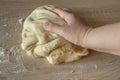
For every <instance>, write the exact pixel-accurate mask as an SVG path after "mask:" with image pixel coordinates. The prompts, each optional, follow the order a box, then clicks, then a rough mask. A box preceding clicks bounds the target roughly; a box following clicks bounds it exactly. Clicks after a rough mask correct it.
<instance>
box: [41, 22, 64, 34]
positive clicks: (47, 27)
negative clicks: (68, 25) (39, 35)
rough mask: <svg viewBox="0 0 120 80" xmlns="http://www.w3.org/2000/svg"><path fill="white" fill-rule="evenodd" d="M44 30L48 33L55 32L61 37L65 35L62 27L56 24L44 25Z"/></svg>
mask: <svg viewBox="0 0 120 80" xmlns="http://www.w3.org/2000/svg"><path fill="white" fill-rule="evenodd" d="M43 28H44V29H45V30H47V31H50V32H55V33H57V34H59V35H62V34H63V30H62V27H60V26H59V25H57V24H54V23H51V22H46V23H45V24H44V25H43Z"/></svg>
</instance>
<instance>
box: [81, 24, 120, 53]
mask: <svg viewBox="0 0 120 80" xmlns="http://www.w3.org/2000/svg"><path fill="white" fill-rule="evenodd" d="M83 46H84V47H86V48H89V49H94V50H97V51H101V52H108V53H111V54H115V55H120V23H116V24H110V25H105V26H101V27H98V28H94V29H91V30H90V31H89V32H88V33H86V35H85V37H84V39H83Z"/></svg>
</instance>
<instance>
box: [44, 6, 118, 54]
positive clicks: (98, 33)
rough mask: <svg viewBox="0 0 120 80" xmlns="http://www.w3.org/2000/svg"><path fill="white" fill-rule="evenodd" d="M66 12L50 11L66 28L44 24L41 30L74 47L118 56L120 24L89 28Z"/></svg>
mask: <svg viewBox="0 0 120 80" xmlns="http://www.w3.org/2000/svg"><path fill="white" fill-rule="evenodd" d="M66 10H67V9H64V10H63V9H59V8H55V9H53V10H52V11H53V12H54V13H56V14H58V15H59V16H60V17H61V18H63V19H64V20H65V21H66V22H67V25H66V26H64V27H61V26H59V25H56V24H53V23H51V22H46V23H45V24H44V25H43V28H44V29H45V30H47V31H50V32H54V33H57V34H58V35H60V36H62V37H64V38H65V39H66V40H68V41H70V42H72V43H74V44H76V45H79V46H82V47H85V48H88V49H93V50H96V51H101V52H106V53H110V54H114V55H119V56H120V23H115V24H108V25H104V26H100V27H97V28H90V27H89V26H87V25H85V24H83V23H82V22H81V21H80V20H78V19H77V18H76V17H75V15H74V14H73V13H69V12H67V11H66Z"/></svg>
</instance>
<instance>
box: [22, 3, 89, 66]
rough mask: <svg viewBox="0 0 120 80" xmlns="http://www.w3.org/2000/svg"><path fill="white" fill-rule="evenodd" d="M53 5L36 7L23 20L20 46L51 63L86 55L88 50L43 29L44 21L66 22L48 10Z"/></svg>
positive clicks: (60, 23) (69, 60)
mask: <svg viewBox="0 0 120 80" xmlns="http://www.w3.org/2000/svg"><path fill="white" fill-rule="evenodd" d="M53 8H54V6H52V5H49V6H41V7H38V8H36V9H35V10H34V11H33V12H32V13H31V14H30V15H29V16H28V17H27V18H26V19H25V20H24V22H23V31H22V44H21V47H22V49H23V50H25V51H26V53H27V54H28V55H30V56H35V57H44V58H46V59H47V60H48V61H49V63H51V64H60V63H63V62H72V61H75V60H78V59H80V58H81V57H82V56H86V55H88V50H87V49H85V48H82V47H78V46H76V45H74V44H72V43H70V42H68V41H67V40H65V39H64V38H63V37H61V36H59V35H57V34H55V33H52V32H47V31H45V30H44V29H43V27H42V26H43V24H44V23H45V22H46V21H50V22H53V23H55V24H58V25H60V26H61V27H63V26H65V25H66V24H67V23H66V22H65V21H64V20H63V19H62V18H60V17H59V16H58V15H57V14H55V13H54V12H52V11H50V10H51V9H53Z"/></svg>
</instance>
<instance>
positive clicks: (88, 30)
mask: <svg viewBox="0 0 120 80" xmlns="http://www.w3.org/2000/svg"><path fill="white" fill-rule="evenodd" d="M92 30H93V28H90V27H87V28H86V29H85V30H84V31H83V34H82V36H81V37H80V46H82V47H84V48H88V44H87V43H88V35H89V34H90V33H91V32H92Z"/></svg>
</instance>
